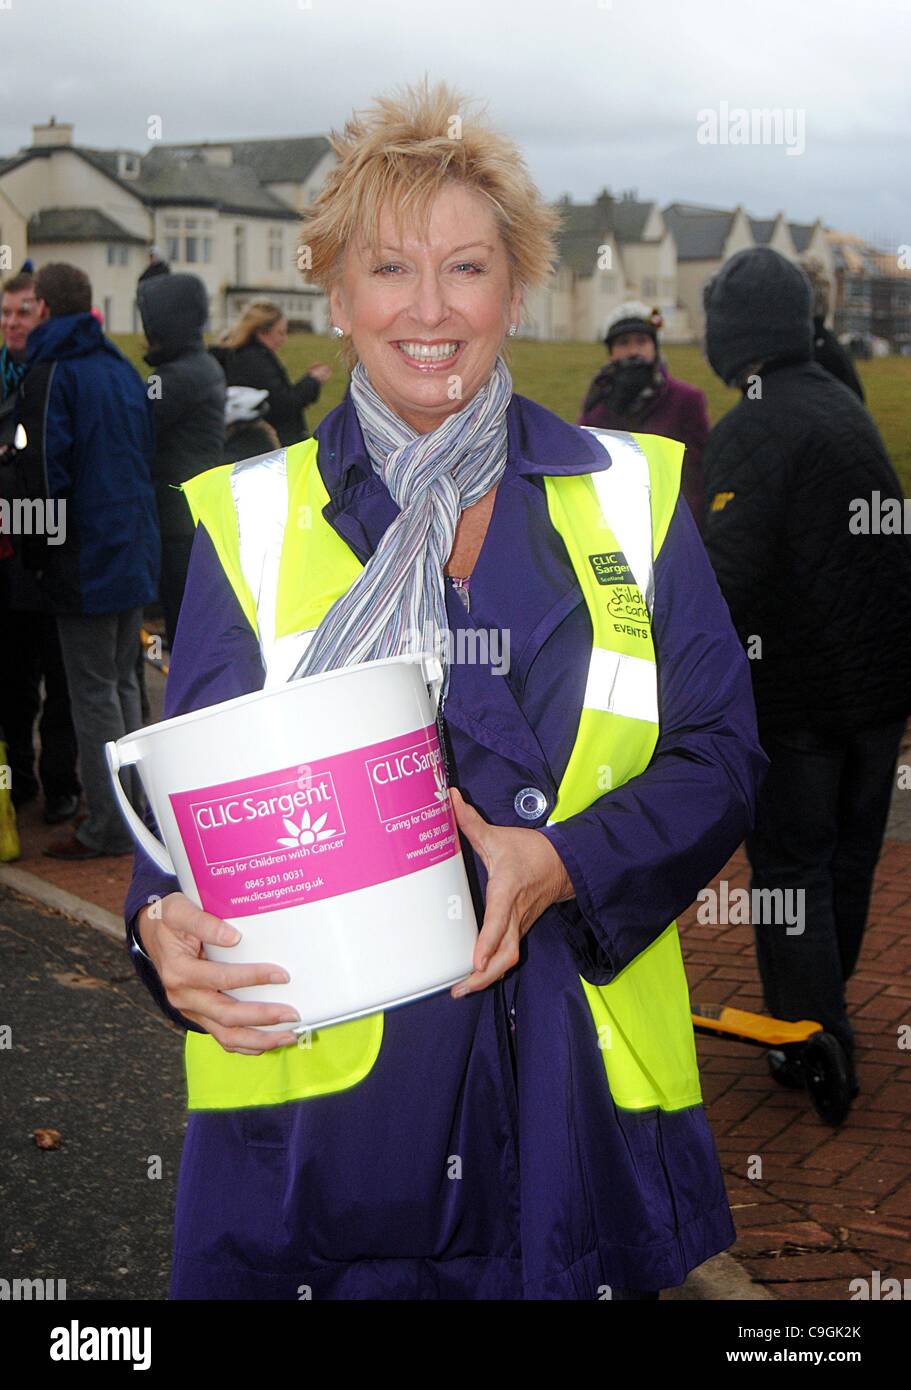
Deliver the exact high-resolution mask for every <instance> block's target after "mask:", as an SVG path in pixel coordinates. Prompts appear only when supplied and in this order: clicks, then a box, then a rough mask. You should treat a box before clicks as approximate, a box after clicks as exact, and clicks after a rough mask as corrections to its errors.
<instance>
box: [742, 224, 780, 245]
mask: <svg viewBox="0 0 911 1390" xmlns="http://www.w3.org/2000/svg"><path fill="white" fill-rule="evenodd" d="M747 220H748V221H749V224H750V231H751V232H752V233H753V240H754V241H755V243H756V245H757V246H768V244H769V242H770V241H771V240H772V233H773V232H774V230H775V223H776V221H777V220H778V219H777V218H775V217H750V218H748V219H747Z"/></svg>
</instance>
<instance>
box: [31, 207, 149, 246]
mask: <svg viewBox="0 0 911 1390" xmlns="http://www.w3.org/2000/svg"><path fill="white" fill-rule="evenodd" d="M47 241H125V242H130V243H132V244H133V245H134V246H145V244H146V241H145V238H144V237H141V236H136V235H135V234H134V233H133V232H128V231H127V229H126V227H122V226H121V225H120V223H119V222H115V221H114V219H113V217H108V215H107V213H106V212H102V211H101V209H100V208H45V209H43V211H41V212H36V213H33V215H32V216H31V217H30V218H29V220H28V242H29V245H30V246H33V245H39V244H40V243H41V242H47Z"/></svg>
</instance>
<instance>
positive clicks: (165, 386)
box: [147, 362, 199, 439]
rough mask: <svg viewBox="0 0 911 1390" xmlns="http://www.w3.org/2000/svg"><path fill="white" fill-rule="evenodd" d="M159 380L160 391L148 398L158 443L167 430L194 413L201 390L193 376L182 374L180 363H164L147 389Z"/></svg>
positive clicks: (151, 376)
mask: <svg viewBox="0 0 911 1390" xmlns="http://www.w3.org/2000/svg"><path fill="white" fill-rule="evenodd" d="M156 377H157V378H158V384H159V386H160V391H153V392H152V393H151V394H150V395H149V404H150V406H151V410H152V425H153V427H154V430H155V438H156V439H158V438H159V436H160V435H161V434H162V432H163V431H164V430H166V429H169V428H170V426H171V425H173V424H176V422H177V421H178V420H182V419H183V417H184V416H185V415H188V414H190V413H191V412H192V410H193V408H194V404H195V401H196V398H197V395H198V390H199V387H198V382H197V381H196V379H195V377H194V376H193V374H192V373H188V372H186V371H184V370H182V364H181V363H179V362H178V363H176V364H175V363H173V362H163V363H162V364H161V366H160V367H158V368H157V370H156V371H153V372H151V373H150V375H149V377H148V382H147V387H150V386H152V385H153V384H154V383H155V378H156Z"/></svg>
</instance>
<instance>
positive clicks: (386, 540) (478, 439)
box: [291, 357, 512, 697]
mask: <svg viewBox="0 0 911 1390" xmlns="http://www.w3.org/2000/svg"><path fill="white" fill-rule="evenodd" d="M511 396H512V377H511V376H510V374H509V370H508V368H507V366H506V363H505V362H504V361H503V359H502V358H501V357H498V358H497V361H496V365H495V366H494V369H493V372H492V373H491V375H490V377H489V378H488V380H487V382H486V384H485V385H484V386H483V387H482V388H481V390H480V391H478V392H477V393H476V394H475V395H474V396H473V397H472V399H471V400H470V401H469V402H468V404H467V405H466V406H465V407H464V408H463V409H462V410H460V411H458V412H456V413H455V414H453V415H448V416H447V417H446V419H445V420H444V421H443V423H442V424H441V425H438V426H437V428H436V429H435V430H431V431H430V433H429V434H416V433H415V431H414V430H413V429H412V428H411V426H410V425H407V424H406V423H405V421H404V420H402V419H401V418H400V417H399V416H398V415H396V414H395V412H394V411H392V410H390V408H389V406H388V405H386V404H385V402H384V401H383V400H381V398H380V397H379V395H378V394H377V392H376V391H375V390H374V388H373V386H371V384H370V380H369V378H368V376H367V372H366V370H365V368H364V366H363V364H362V363H361V362H358V363H357V365H356V366H355V368H354V371H353V372H352V375H351V398H352V400H353V402H354V407H355V410H356V411H357V417H358V420H359V422H360V426H361V431H362V433H363V436H364V443H365V444H366V446H367V453H368V454H369V456H370V462H371V464H372V466H373V470H374V472H375V473H377V474H378V476H379V477H380V478H382V480H383V482H384V483H385V484H386V487H387V488H388V489H389V492H390V494H391V495H392V497H393V498H394V499H395V501H396V502H397V503H398V505H399V507H400V508H401V511H400V513H399V515H398V516H397V517H396V519H395V520H394V521H393V522H392V523H391V524H390V525H389V526H388V527H387V529H386V531H385V534H384V535H383V537H382V539H381V541H380V543H379V545H378V546H377V548H376V550H375V551H374V553H373V555H371V557H370V559H369V560H368V561H367V564H366V565H365V567H364V569H363V571H362V573H361V574H359V575H358V577H357V579H356V580H355V581H354V583H353V584H352V585H351V587H350V589H349V590H348V591H347V593H345V594H343V595H342V596H341V598H339V599H337V600H336V602H335V603H334V604H333V605H332V607H331V608H330V609H329V612H328V613H327V614H326V616H325V617H324V618H323V620H322V622H321V623H320V625H319V627H318V628H317V629H316V632H315V633H314V635H313V638H312V639H311V641H310V643H309V645H308V647H307V649H306V651H305V652H304V655H303V656H302V657H301V660H300V661H299V662H298V664H297V667H296V669H295V671H294V673H293V675H292V677H291V679H292V680H295V679H297V678H298V677H300V676H311V675H315V674H316V673H317V672H319V671H331V670H335V669H337V668H338V667H340V666H352V665H355V664H356V663H357V662H361V661H376V660H378V659H380V658H381V657H387V656H398V655H399V654H401V653H404V652H415V651H417V650H430V651H431V652H433V653H435V654H436V655H438V656H440V657H441V659H442V658H443V656H444V652H445V647H446V643H445V637H444V636H443V634H445V632H446V631H447V622H446V595H445V586H444V581H443V566H444V565H445V564H446V561H447V560H448V558H449V554H450V551H451V550H452V545H453V540H454V537H455V530H456V525H457V523H458V520H459V516H460V514H461V512H462V510H463V509H464V508H465V507H470V506H471V505H472V503H474V502H477V501H478V500H479V499H480V498H481V497H483V496H484V494H485V493H486V492H489V490H490V489H491V488H492V487H493V485H494V484H495V483H497V482H499V480H500V478H501V477H502V476H503V470H504V468H505V467H506V407H507V406H508V404H509V400H510V397H511ZM429 643H432V645H429ZM448 684H449V671H448V668H447V669H446V672H445V684H444V687H443V694H444V697H445V692H446V689H447V688H448Z"/></svg>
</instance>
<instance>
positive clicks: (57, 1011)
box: [0, 888, 185, 1300]
mask: <svg viewBox="0 0 911 1390" xmlns="http://www.w3.org/2000/svg"><path fill="white" fill-rule="evenodd" d="M7 1029H8V1030H9V1031H8V1032H7ZM184 1105H185V1099H184V1081H183V1052H182V1034H181V1033H180V1032H179V1031H178V1030H177V1029H175V1028H173V1027H172V1026H171V1024H170V1023H169V1022H168V1021H167V1020H166V1019H165V1018H164V1017H163V1016H162V1015H161V1014H160V1013H159V1011H158V1010H157V1009H156V1007H155V1005H154V1003H153V1002H152V1000H151V998H150V997H149V995H148V994H147V992H146V990H145V989H144V988H143V986H142V985H141V984H140V983H139V981H138V980H137V978H136V975H135V973H134V971H133V967H132V965H131V963H130V960H129V958H128V956H127V953H126V949H125V947H124V946H122V945H120V944H118V943H117V942H116V941H112V940H110V939H108V938H107V937H105V936H103V935H102V934H101V933H100V932H98V931H94V930H92V929H91V928H90V927H87V926H81V925H79V924H77V923H74V922H71V921H70V920H69V919H68V918H66V917H63V916H61V915H60V914H58V913H55V912H53V911H50V910H48V909H45V908H40V907H37V906H35V905H34V904H33V903H31V902H29V901H27V900H26V899H24V898H21V897H19V895H18V894H14V893H11V892H9V891H8V890H6V889H3V888H0V1278H2V1279H9V1280H11V1279H14V1278H29V1279H31V1278H43V1279H65V1280H66V1297H67V1299H68V1300H77V1299H147V1298H151V1299H163V1298H166V1297H167V1290H168V1273H169V1264H170V1250H171V1225H172V1220H173V1208H174V1191H175V1185H176V1178H177V1166H178V1161H179V1158H180V1149H181V1144H182V1142H183V1128H184V1114H185V1111H184ZM39 1128H46V1129H54V1130H57V1131H59V1134H60V1137H61V1144H60V1147H59V1148H55V1149H45V1150H42V1149H41V1148H39V1147H38V1145H37V1143H36V1142H35V1139H34V1137H33V1135H34V1131H35V1130H37V1129H39ZM159 1174H160V1175H159Z"/></svg>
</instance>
